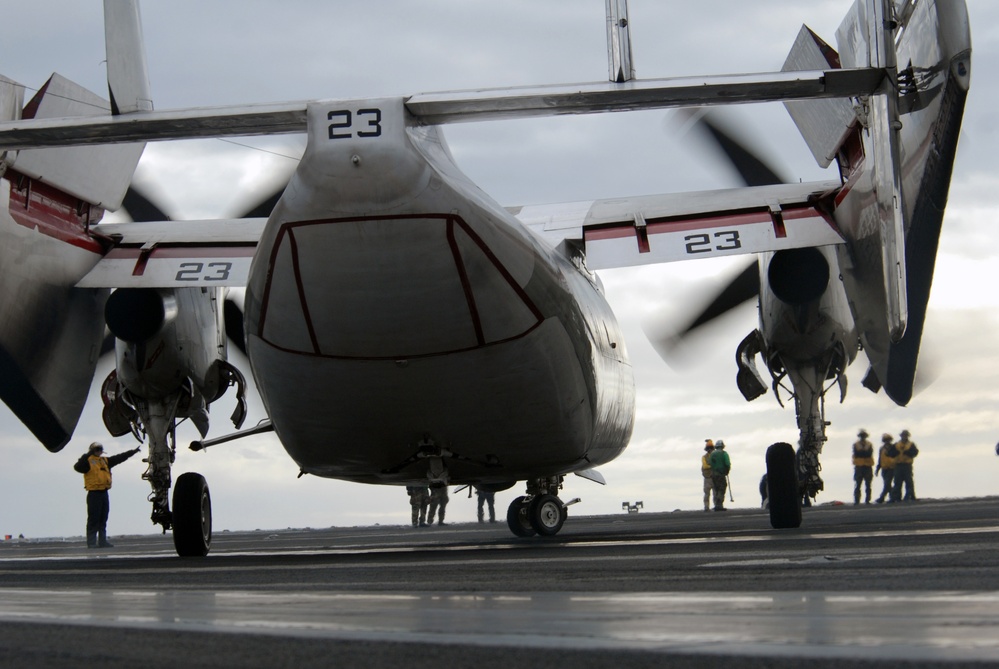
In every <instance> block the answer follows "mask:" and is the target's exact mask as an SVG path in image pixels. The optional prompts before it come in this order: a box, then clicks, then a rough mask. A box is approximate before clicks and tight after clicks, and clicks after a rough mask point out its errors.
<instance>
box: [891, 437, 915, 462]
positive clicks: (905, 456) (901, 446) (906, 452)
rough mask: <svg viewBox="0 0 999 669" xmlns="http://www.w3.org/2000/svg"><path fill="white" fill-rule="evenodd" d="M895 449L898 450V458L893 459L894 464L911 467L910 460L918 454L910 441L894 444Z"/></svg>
mask: <svg viewBox="0 0 999 669" xmlns="http://www.w3.org/2000/svg"><path fill="white" fill-rule="evenodd" d="M895 448H897V449H898V457H897V458H895V462H897V463H898V464H902V465H911V464H912V459H913V458H914V457H915V456H916V454H917V453H919V449H917V448H916V445H915V444H914V443H912V442H911V441H900V442H898V443H897V444H895Z"/></svg>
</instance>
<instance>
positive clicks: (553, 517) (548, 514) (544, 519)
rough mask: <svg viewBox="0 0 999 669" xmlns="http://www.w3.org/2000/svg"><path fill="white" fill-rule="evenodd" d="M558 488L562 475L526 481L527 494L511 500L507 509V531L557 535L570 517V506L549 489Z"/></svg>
mask: <svg viewBox="0 0 999 669" xmlns="http://www.w3.org/2000/svg"><path fill="white" fill-rule="evenodd" d="M561 487H562V477H561V476H553V477H550V478H545V479H536V480H534V481H528V482H527V495H521V496H520V497H517V498H516V499H514V500H513V502H511V503H510V507H509V509H507V512H506V522H507V525H509V526H510V531H511V532H513V533H514V534H515V535H516V536H518V537H533V536H534V535H535V534H537V535H539V536H543V537H553V536H555V535H556V534H558V532H559V530H561V529H562V525H564V524H565V520H566V518H568V516H569V512H568V510H567V507H568V506H569V505H568V504H565V503H563V502H562V500H561V499H559V498H558V496H557V495H556V494H554V492H550V491H557V490H559V489H560V488H561ZM576 501H578V500H576ZM570 503H571V502H570Z"/></svg>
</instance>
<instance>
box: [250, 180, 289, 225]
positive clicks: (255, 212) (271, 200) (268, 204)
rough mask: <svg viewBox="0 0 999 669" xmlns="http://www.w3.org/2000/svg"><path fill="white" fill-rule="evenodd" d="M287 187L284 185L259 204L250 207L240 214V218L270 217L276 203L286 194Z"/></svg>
mask: <svg viewBox="0 0 999 669" xmlns="http://www.w3.org/2000/svg"><path fill="white" fill-rule="evenodd" d="M285 187H286V186H285V185H282V186H281V187H280V188H278V189H277V190H276V191H274V192H273V193H271V195H269V196H268V197H267V198H265V199H264V200H263V201H262V202H260V203H259V204H258V205H257V206H255V207H252V208H250V209H248V210H247V211H246V212H245V213H244V214H242V215H241V216H240V218H269V217H270V215H271V212H272V211H274V205H276V204H277V203H278V200H280V199H281V196H282V195H284V189H285Z"/></svg>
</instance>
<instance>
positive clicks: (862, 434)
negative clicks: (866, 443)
mask: <svg viewBox="0 0 999 669" xmlns="http://www.w3.org/2000/svg"><path fill="white" fill-rule="evenodd" d="M857 436H858V437H860V438H861V439H866V438H867V430H865V429H864V428H860V432H858V433H857Z"/></svg>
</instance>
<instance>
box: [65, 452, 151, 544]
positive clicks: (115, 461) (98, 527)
mask: <svg viewBox="0 0 999 669" xmlns="http://www.w3.org/2000/svg"><path fill="white" fill-rule="evenodd" d="M138 452H139V449H138V448H137V449H135V450H134V451H125V452H124V453H119V454H118V455H112V456H111V457H105V456H104V447H103V446H102V445H101V444H99V443H98V442H96V441H95V442H94V443H92V444H90V448H89V449H88V450H87V452H86V453H84V454H83V455H82V456H80V459H79V460H77V461H76V464H75V465H73V469H75V470H76V471H78V472H80V473H81V474H83V487H84V488H86V489H87V548H113V547H114V546H113V545H112V544H111V543H110V542H109V541H108V533H107V525H108V512H110V510H111V501H110V498H109V497H108V490H110V489H111V468H112V467H114V466H115V465H120V464H121V463H123V462H125V460H128V459H129V458H130V457H132V456H133V455H135V454H136V453H138Z"/></svg>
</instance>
